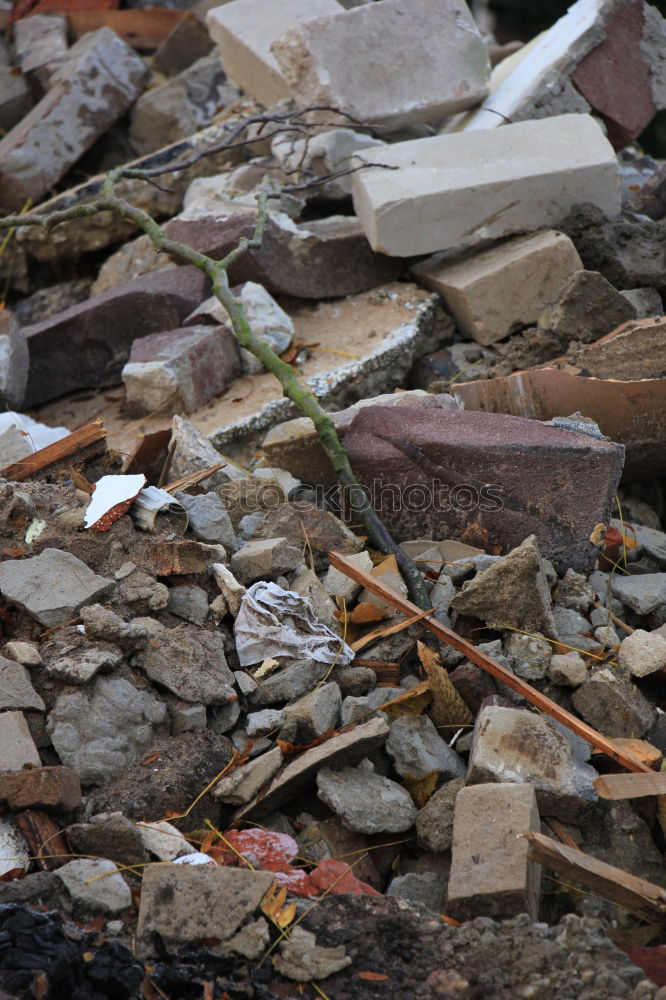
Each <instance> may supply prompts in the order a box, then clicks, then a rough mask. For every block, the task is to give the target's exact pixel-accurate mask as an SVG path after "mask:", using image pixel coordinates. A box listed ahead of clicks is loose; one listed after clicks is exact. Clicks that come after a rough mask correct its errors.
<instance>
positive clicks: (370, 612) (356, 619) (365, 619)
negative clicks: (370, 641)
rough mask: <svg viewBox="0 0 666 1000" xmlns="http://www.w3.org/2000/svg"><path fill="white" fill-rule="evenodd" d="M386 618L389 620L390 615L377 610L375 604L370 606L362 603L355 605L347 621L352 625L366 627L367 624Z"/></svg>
mask: <svg viewBox="0 0 666 1000" xmlns="http://www.w3.org/2000/svg"><path fill="white" fill-rule="evenodd" d="M386 618H390V613H387V612H386V611H384V610H382V608H378V607H377V605H376V604H370V603H369V602H368V601H364V602H363V603H362V604H357V605H356V607H355V608H354V610H353V611H352V613H351V614H350V615H349V620H350V621H352V622H353V623H354V625H367V624H368V623H369V622H381V621H384V620H385V619H386Z"/></svg>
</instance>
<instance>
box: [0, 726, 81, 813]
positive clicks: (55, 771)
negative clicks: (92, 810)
mask: <svg viewBox="0 0 666 1000" xmlns="http://www.w3.org/2000/svg"><path fill="white" fill-rule="evenodd" d="M0 718H1V716H0ZM0 799H2V800H3V801H4V802H6V803H7V806H8V808H9V809H11V810H13V811H18V810H21V809H43V810H44V811H45V812H51V811H53V812H72V811H73V810H74V809H78V807H79V806H80V805H81V783H80V781H79V777H78V775H77V774H76V772H75V771H72V770H71V768H69V767H39V766H37V767H33V768H30V769H29V770H26V771H13V772H11V771H10V772H7V771H2V772H0Z"/></svg>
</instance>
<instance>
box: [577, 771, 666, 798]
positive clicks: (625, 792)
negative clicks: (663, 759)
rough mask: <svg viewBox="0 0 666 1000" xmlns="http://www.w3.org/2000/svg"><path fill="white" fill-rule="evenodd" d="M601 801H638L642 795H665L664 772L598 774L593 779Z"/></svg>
mask: <svg viewBox="0 0 666 1000" xmlns="http://www.w3.org/2000/svg"><path fill="white" fill-rule="evenodd" d="M594 787H595V789H596V792H597V795H598V796H600V798H602V799H638V798H641V797H642V796H644V795H666V771H651V772H650V774H600V775H599V777H598V778H595V779H594Z"/></svg>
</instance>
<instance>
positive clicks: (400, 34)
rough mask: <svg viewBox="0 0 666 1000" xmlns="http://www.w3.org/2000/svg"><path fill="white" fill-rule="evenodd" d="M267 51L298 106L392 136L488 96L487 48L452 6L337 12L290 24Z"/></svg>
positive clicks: (397, 5)
mask: <svg viewBox="0 0 666 1000" xmlns="http://www.w3.org/2000/svg"><path fill="white" fill-rule="evenodd" d="M378 37H379V38H381V39H382V44H381V46H377V45H376V39H377V38H378ZM271 51H272V53H273V55H274V56H275V58H276V59H277V62H278V64H279V66H280V69H281V71H282V75H283V76H284V78H285V79H286V81H287V83H288V84H289V87H290V89H291V93H292V95H293V97H294V98H295V99H296V100H297V101H298V102H299V103H300V104H301V106H303V107H308V106H325V107H332V108H336V109H340V110H342V111H345V112H347V113H348V114H350V115H352V117H353V119H355V120H356V121H361V122H366V121H368V122H372V123H373V124H374V125H375V126H378V125H379V126H384V127H385V128H387V129H390V130H396V129H399V128H401V127H403V126H405V125H410V124H412V123H415V122H424V121H425V122H428V121H437V120H440V119H442V118H443V117H444V116H446V115H450V114H452V113H453V112H455V111H460V110H461V109H463V108H469V107H472V106H473V105H475V104H478V103H479V101H481V100H483V98H484V97H485V96H486V94H487V92H488V78H489V73H490V64H489V61H488V54H487V50H486V47H485V45H484V44H483V41H482V40H481V35H480V34H479V30H478V28H477V26H476V24H475V22H474V20H473V18H472V17H471V15H470V14H469V12H468V11H467V9H466V7H461V6H460V5H457V4H456V3H455V2H453V0H445V2H443V3H439V4H437V5H436V6H435V7H433V5H432V4H431V3H429V2H428V0H407V2H406V3H405V0H383V2H382V3H381V4H378V5H376V6H375V5H374V4H367V5H363V6H361V7H357V8H356V9H354V10H350V11H348V12H347V13H343V12H341V11H340V10H339V9H338V11H332V12H331V14H330V15H329V16H320V17H313V18H312V19H311V20H307V21H300V22H299V23H296V24H294V26H293V27H291V28H289V29H288V30H287V31H285V33H284V34H282V35H280V37H279V38H276V40H275V41H274V42H273V45H272V46H271ZM387 61H390V63H391V65H392V66H393V70H394V71H393V72H392V73H390V74H387V73H386V71H385V67H386V63H387ZM350 64H351V65H353V66H354V72H353V73H350V72H349V67H350Z"/></svg>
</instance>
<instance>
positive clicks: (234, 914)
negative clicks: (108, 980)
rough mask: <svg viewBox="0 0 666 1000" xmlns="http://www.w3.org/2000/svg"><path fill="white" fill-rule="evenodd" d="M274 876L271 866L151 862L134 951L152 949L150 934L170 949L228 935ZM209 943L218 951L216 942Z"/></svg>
mask: <svg viewBox="0 0 666 1000" xmlns="http://www.w3.org/2000/svg"><path fill="white" fill-rule="evenodd" d="M60 871H62V869H60ZM274 880H275V876H274V875H272V874H271V873H270V872H260V871H250V870H248V869H247V868H243V869H241V868H221V867H218V866H217V865H197V866H195V865H183V864H181V865H150V866H149V867H148V868H146V869H144V873H143V881H142V885H141V905H140V907H139V923H138V926H137V954H138V955H139V956H140V957H142V958H147V957H149V956H150V955H152V954H154V943H153V942H154V938H153V935H154V934H159V935H160V937H161V938H162V940H163V941H164V944H165V946H166V947H167V948H169V949H174V950H175V949H177V948H178V947H179V946H180V945H181V944H185V943H188V942H191V941H196V940H198V939H200V938H208V939H211V938H217V939H218V941H221V942H225V941H227V940H228V939H229V938H230V937H231V936H232V934H234V933H235V932H236V931H237V930H238V929H239V928H240V927H241V926H242V925H243V924H244V923H245V921H246V920H247V919H248V918H249V917H251V916H252V915H253V914H254V911H255V910H256V909H257V908H258V906H259V904H260V903H261V900H262V899H263V897H264V895H265V894H266V893H267V892H268V890H269V889H270V888H271V886H272V885H273V883H274ZM165 901H168V905H165ZM209 947H211V949H212V950H213V952H214V953H215V952H216V951H217V952H218V953H219V947H220V946H219V945H212V946H209Z"/></svg>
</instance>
